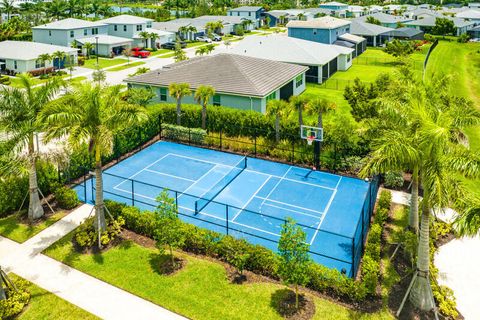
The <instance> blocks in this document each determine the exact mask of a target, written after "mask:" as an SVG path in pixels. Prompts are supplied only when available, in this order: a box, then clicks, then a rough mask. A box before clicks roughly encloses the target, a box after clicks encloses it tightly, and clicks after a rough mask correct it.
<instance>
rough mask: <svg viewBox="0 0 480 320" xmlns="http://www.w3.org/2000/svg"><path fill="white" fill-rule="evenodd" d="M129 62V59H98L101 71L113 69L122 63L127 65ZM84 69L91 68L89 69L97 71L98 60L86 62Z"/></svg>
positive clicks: (93, 59)
mask: <svg viewBox="0 0 480 320" xmlns="http://www.w3.org/2000/svg"><path fill="white" fill-rule="evenodd" d="M127 62H128V60H127V59H122V58H116V59H108V58H99V59H98V64H99V65H100V68H101V69H104V68H108V67H113V66H116V65H119V64H122V63H127ZM82 67H84V68H89V69H96V68H97V59H96V58H90V59H88V60H85V64H84V65H83V66H82Z"/></svg>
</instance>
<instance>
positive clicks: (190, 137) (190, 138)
mask: <svg viewBox="0 0 480 320" xmlns="http://www.w3.org/2000/svg"><path fill="white" fill-rule="evenodd" d="M191 131H192V130H191V129H190V127H188V144H189V145H190V144H191V143H192V132H191Z"/></svg>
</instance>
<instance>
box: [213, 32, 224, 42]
mask: <svg viewBox="0 0 480 320" xmlns="http://www.w3.org/2000/svg"><path fill="white" fill-rule="evenodd" d="M210 39H212V40H213V41H222V37H221V36H219V35H218V34H216V33H212V36H211V37H210Z"/></svg>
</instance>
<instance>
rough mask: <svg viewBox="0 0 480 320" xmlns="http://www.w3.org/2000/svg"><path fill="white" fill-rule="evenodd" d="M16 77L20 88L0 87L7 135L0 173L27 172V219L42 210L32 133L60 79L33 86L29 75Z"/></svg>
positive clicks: (0, 145) (0, 126) (0, 121)
mask: <svg viewBox="0 0 480 320" xmlns="http://www.w3.org/2000/svg"><path fill="white" fill-rule="evenodd" d="M19 79H20V83H21V87H20V88H9V87H2V88H1V89H0V132H5V133H7V134H8V136H7V139H6V140H5V141H2V142H0V150H1V151H2V153H1V154H0V164H1V167H0V177H1V178H5V177H8V176H12V175H20V174H22V173H24V172H25V171H26V172H28V176H29V179H28V183H29V185H28V193H29V202H28V219H29V220H30V221H33V220H35V219H38V218H40V217H42V216H43V214H44V212H43V208H42V205H41V203H40V197H39V189H38V181H37V160H38V157H39V155H40V153H39V150H38V149H37V148H35V135H36V134H37V133H38V132H42V131H43V129H44V126H43V122H42V121H41V120H40V119H39V118H40V116H39V115H40V112H41V111H42V110H43V109H44V108H45V106H46V105H47V104H48V103H49V102H50V101H52V100H53V99H54V98H55V97H56V95H57V94H58V92H59V90H60V87H61V84H62V83H61V80H59V78H57V77H54V78H52V79H49V80H47V82H46V83H45V84H44V85H43V86H39V87H35V88H34V82H33V79H32V78H31V77H30V76H29V75H27V74H21V75H19ZM3 196H7V195H3Z"/></svg>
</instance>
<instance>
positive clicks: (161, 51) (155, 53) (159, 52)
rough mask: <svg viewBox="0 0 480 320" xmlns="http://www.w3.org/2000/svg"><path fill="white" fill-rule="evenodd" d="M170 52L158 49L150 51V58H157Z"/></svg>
mask: <svg viewBox="0 0 480 320" xmlns="http://www.w3.org/2000/svg"><path fill="white" fill-rule="evenodd" d="M170 51H172V50H168V49H158V50H157V51H152V52H151V54H150V56H152V57H155V56H158V55H160V54H164V53H167V52H170Z"/></svg>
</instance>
